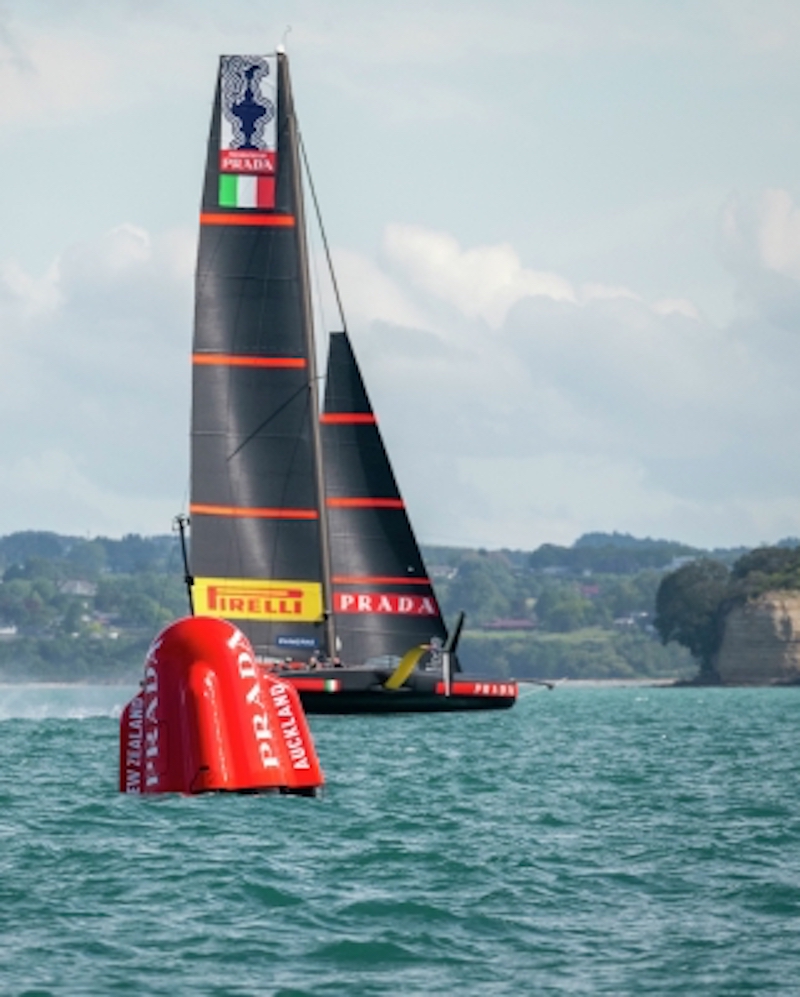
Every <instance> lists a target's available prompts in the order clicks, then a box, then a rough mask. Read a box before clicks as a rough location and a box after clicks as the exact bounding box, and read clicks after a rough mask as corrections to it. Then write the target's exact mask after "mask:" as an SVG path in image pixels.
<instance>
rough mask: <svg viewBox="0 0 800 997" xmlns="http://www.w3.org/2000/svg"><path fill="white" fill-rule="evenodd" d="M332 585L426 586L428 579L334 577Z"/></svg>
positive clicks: (366, 576) (374, 576) (358, 576)
mask: <svg viewBox="0 0 800 997" xmlns="http://www.w3.org/2000/svg"><path fill="white" fill-rule="evenodd" d="M332 581H333V584H334V585H428V586H430V584H431V583H430V579H428V578H407V577H405V576H404V577H402V578H388V577H384V576H382V575H372V576H368V575H334V576H333V579H332Z"/></svg>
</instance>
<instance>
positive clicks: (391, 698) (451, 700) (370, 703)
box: [300, 689, 516, 716]
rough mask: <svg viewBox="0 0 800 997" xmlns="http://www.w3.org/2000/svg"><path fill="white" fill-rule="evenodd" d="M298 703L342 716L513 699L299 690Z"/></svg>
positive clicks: (477, 706)
mask: <svg viewBox="0 0 800 997" xmlns="http://www.w3.org/2000/svg"><path fill="white" fill-rule="evenodd" d="M300 702H301V703H302V704H303V709H304V710H305V711H306V713H308V714H312V713H316V714H320V715H325V716H334V715H337V716H341V715H344V714H349V713H364V714H366V713H454V712H455V711H457V710H507V709H509V708H510V707H512V706H513V705H514V703H515V702H516V698H515V697H513V696H508V697H503V698H501V697H499V696H493V697H488V696H486V697H482V696H439V695H437V694H436V693H431V692H428V693H414V692H407V693H406V692H402V691H400V690H395V691H390V690H389V689H385V690H383V691H382V692H350V693H347V692H344V693H341V692H340V693H325V692H301V693H300Z"/></svg>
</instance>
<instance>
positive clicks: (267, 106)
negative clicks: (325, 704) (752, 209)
mask: <svg viewBox="0 0 800 997" xmlns="http://www.w3.org/2000/svg"><path fill="white" fill-rule="evenodd" d="M299 169H300V164H299V162H298V152H297V140H296V126H295V122H294V110H293V105H292V96H291V89H290V83H289V74H288V67H287V63H286V58H285V56H283V55H280V54H279V55H275V56H223V57H222V59H221V61H220V74H219V80H218V84H217V93H216V100H215V105H214V113H213V118H212V124H211V132H210V137H209V143H208V158H207V165H206V175H205V187H204V193H203V207H202V213H201V216H200V222H201V224H200V244H199V251H198V264H197V283H196V311H195V332H194V352H193V385H192V386H193V398H192V459H191V504H190V514H191V524H192V530H191V555H192V571H193V573H194V578H195V582H194V600H195V608H196V611H197V612H198V613H201V614H204V615H210V616H222V617H225V618H227V619H231V620H235V621H236V623H237V625H238V626H239V627H240V628H241V629H242V630H243V631H244V632H245V633H246V635H247V636H248V638H249V639H250V641H251V642H252V644H253V646H254V647H255V649H256V652H257V653H259V654H262V655H264V654H266V655H282V654H295V653H297V649H298V648H305V649H307V650H306V653H308V652H309V651H310V649H313V648H314V647H320V648H322V649H326V640H325V633H324V631H325V626H324V622H323V618H324V609H325V606H324V595H323V579H324V575H325V568H324V565H325V557H326V556H327V555H326V553H325V551H326V545H325V543H324V539H325V538H324V530H325V524H324V523H323V522H322V507H321V500H320V497H321V491H322V486H321V469H320V464H319V445H318V434H319V426H318V421H317V420H318V415H317V413H318V397H317V387H316V384H317V378H316V371H315V355H314V347H313V333H312V329H311V306H310V298H309V292H308V278H307V267H306V261H305V252H306V250H305V226H304V218H303V204H302V193H301V185H300V179H299Z"/></svg>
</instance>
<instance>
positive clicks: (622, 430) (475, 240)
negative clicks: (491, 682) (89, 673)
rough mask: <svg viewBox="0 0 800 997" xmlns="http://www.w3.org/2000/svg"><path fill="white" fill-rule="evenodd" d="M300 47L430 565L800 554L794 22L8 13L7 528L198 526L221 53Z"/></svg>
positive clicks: (603, 9) (194, 2) (7, 6)
mask: <svg viewBox="0 0 800 997" xmlns="http://www.w3.org/2000/svg"><path fill="white" fill-rule="evenodd" d="M289 25H291V31H290V32H289V33H288V35H287V48H288V51H289V55H290V58H291V63H292V71H293V80H294V87H295V94H296V99H297V104H298V109H299V113H300V116H301V127H302V130H303V134H304V138H305V141H306V144H307V147H308V150H309V153H310V155H311V160H312V167H313V170H314V174H315V182H316V185H317V188H318V192H319V195H320V197H321V199H322V204H323V211H324V215H325V220H326V226H327V229H328V235H329V239H330V241H331V243H332V245H333V248H334V255H335V258H336V261H337V270H338V273H339V277H340V281H341V284H342V290H343V292H344V299H345V308H346V311H347V313H348V319H349V323H350V326H351V332H352V336H353V339H354V342H355V345H356V349H357V351H358V353H359V357H360V359H361V363H362V367H363V369H364V373H365V376H366V378H367V382H368V384H369V387H370V390H371V393H372V396H373V401H374V404H375V407H376V409H377V411H378V415H379V418H380V420H381V424H382V427H383V430H384V434H385V436H386V438H387V441H388V443H389V446H390V450H391V452H392V456H393V458H394V462H395V470H396V472H397V475H398V478H399V480H400V483H401V487H402V489H403V491H404V493H405V496H406V499H407V502H408V504H409V507H410V510H411V513H412V518H413V520H414V523H415V525H416V527H417V531H418V533H419V535H420V537H421V538H422V539H423V540H425V541H428V542H438V543H452V544H465V545H484V546H489V547H498V546H514V547H527V548H530V547H535V546H537V545H538V544H540V543H544V542H555V543H570V542H571V541H572V540H574V539H575V537H577V536H578V535H580V534H581V533H582V532H585V531H588V530H597V529H599V530H621V531H626V532H632V533H634V534H636V535H640V536H643V535H650V536H659V537H669V538H674V539H680V540H684V541H687V542H691V543H695V544H698V545H702V546H714V545H738V544H757V543H760V542H770V541H774V540H777V539H779V538H780V537H783V536H787V535H800V502H798V496H800V454H798V452H797V447H796V444H795V440H794V436H795V433H794V427H795V426H796V425H797V423H798V420H799V419H800V393H799V392H798V391H797V390H796V386H795V382H796V379H797V373H798V369H799V367H798V362H799V361H800V340H799V339H798V337H799V335H800V331H799V329H800V327H799V325H798V320H800V285H799V284H798V281H800V209H799V208H798V205H800V166H798V164H800V120H798V110H797V108H798V107H800V69H798V66H799V65H800V60H799V59H798V55H800V7H798V6H797V5H795V4H791V3H785V2H778V0H762V2H760V3H753V2H744V0H724V2H722V0H694V2H692V3H688V2H686V3H681V2H677V0H673V2H670V3H669V4H656V3H641V2H632V0H631V2H626V0H604V2H603V3H602V4H599V3H596V2H592V0H572V2H570V0H563V2H557V0H524V2H516V0H504V2H501V3H496V2H495V3H490V2H484V0H480V2H472V3H469V2H459V3H456V2H452V3H451V2H448V0H429V2H426V3H418V2H414V0H412V2H404V3H397V2H385V3H382V4H380V5H378V4H374V3H367V2H352V0H339V2H337V3H336V4H333V3H331V2H322V0H309V2H300V0H298V2H293V3H292V2H281V0H271V2H269V3H266V2H264V3H260V2H255V0H249V2H241V0H226V2H222V0H149V2H148V0H135V2H134V0H131V2H128V0H105V2H99V0H92V2H90V0H66V2H65V0H24V2H23V0H4V2H0V92H2V94H3V99H2V101H0V168H2V171H3V177H4V181H5V182H4V183H3V184H2V185H0V219H2V224H0V361H2V362H0V379H2V384H0V429H2V439H3V444H2V446H0V480H2V481H3V501H2V503H0V533H6V532H10V531H12V530H17V529H34V528H38V529H55V530H59V531H63V532H74V533H79V534H82V535H86V534H89V535H94V534H97V533H105V534H110V535H119V534H121V533H126V532H142V533H153V532H165V531H166V530H168V529H169V524H170V520H171V517H172V515H174V514H175V513H177V512H179V511H181V510H182V508H184V506H185V504H186V501H187V482H188V416H189V365H188V354H189V350H190V343H191V321H192V270H193V262H194V259H193V258H194V247H195V240H196V225H197V210H198V202H199V191H200V183H201V170H202V166H203V150H204V146H205V140H206V134H207V129H208V117H209V111H210V103H211V98H212V93H213V87H214V80H215V72H216V60H217V56H218V55H219V54H220V53H221V52H252V51H271V50H273V49H274V48H275V46H276V44H277V43H279V42H280V40H281V38H282V36H283V35H284V32H285V30H286V28H287V26H289ZM330 315H331V312H330V308H329V304H327V305H326V306H325V317H326V318H328V317H330Z"/></svg>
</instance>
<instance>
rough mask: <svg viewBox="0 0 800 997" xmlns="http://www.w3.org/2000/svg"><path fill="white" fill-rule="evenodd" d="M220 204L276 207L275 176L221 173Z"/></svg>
mask: <svg viewBox="0 0 800 997" xmlns="http://www.w3.org/2000/svg"><path fill="white" fill-rule="evenodd" d="M219 205H220V207H221V208H274V207H275V177H265V176H253V175H250V176H242V175H241V174H236V173H221V174H220V178H219Z"/></svg>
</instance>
